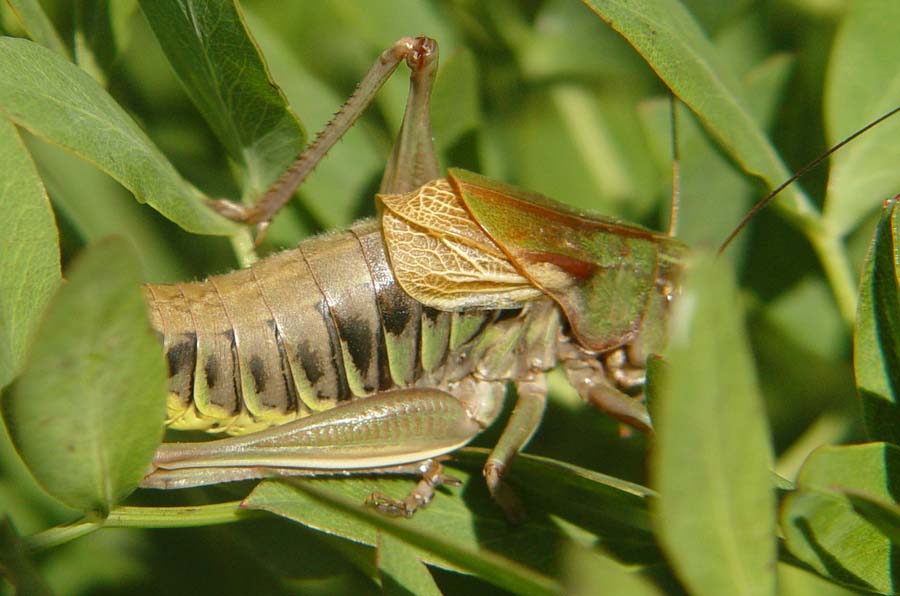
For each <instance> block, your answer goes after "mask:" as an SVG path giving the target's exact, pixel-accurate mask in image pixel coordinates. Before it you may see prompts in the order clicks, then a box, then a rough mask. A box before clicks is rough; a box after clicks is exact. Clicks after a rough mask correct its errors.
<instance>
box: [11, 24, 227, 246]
mask: <svg viewBox="0 0 900 596" xmlns="http://www.w3.org/2000/svg"><path fill="white" fill-rule="evenodd" d="M0 80H2V81H3V85H0V112H3V113H5V115H6V116H7V117H9V118H10V119H11V120H12V121H13V122H15V123H16V124H18V125H19V126H22V127H24V128H26V129H28V130H29V131H31V132H33V133H34V134H36V135H37V136H39V137H42V138H43V139H45V140H47V141H49V142H51V143H54V144H56V145H60V146H61V147H64V148H66V149H68V150H70V151H72V152H73V153H75V154H76V155H78V156H79V157H81V158H82V159H85V160H87V161H89V162H91V163H93V164H94V165H96V166H97V167H98V168H100V169H101V170H103V171H104V172H106V173H107V174H109V175H110V176H112V177H113V178H115V179H116V180H117V181H118V182H119V183H120V184H122V186H124V187H125V188H127V189H128V190H130V191H131V192H132V193H133V194H134V195H135V198H137V200H138V201H140V202H142V203H143V202H146V203H148V204H149V205H150V206H151V207H153V208H154V209H156V210H157V211H159V212H160V213H162V214H163V215H165V216H166V217H168V218H169V219H171V220H172V221H174V222H175V223H177V224H178V225H180V226H181V227H183V228H184V229H186V230H188V231H191V232H196V233H199V234H229V233H231V232H233V231H234V230H235V229H236V226H234V225H233V224H231V223H230V222H228V221H226V220H225V219H224V218H222V217H220V216H218V215H216V214H215V213H214V212H213V211H212V210H210V209H209V208H207V207H206V206H205V205H203V203H201V202H200V200H199V199H200V196H199V193H198V192H197V191H196V190H195V189H194V188H193V187H191V186H190V185H189V184H188V183H187V182H186V181H185V180H184V179H183V178H182V177H181V176H180V175H179V174H178V172H177V171H176V170H175V168H174V167H173V166H172V164H171V163H169V161H168V160H167V159H166V158H165V157H164V156H163V155H162V154H161V153H160V152H159V150H158V149H157V148H156V147H155V146H154V145H153V144H152V142H151V141H150V139H149V138H147V135H146V134H145V133H144V132H143V131H142V130H141V129H140V128H138V126H137V125H136V124H135V123H134V120H132V119H131V117H130V116H129V115H128V114H127V113H126V112H125V111H124V110H123V109H122V108H121V107H120V106H119V105H118V104H117V103H116V102H115V101H114V100H113V99H112V97H110V96H109V94H108V93H107V92H106V91H104V90H103V89H102V88H101V87H100V86H99V85H98V84H97V82H96V81H94V80H93V79H92V78H91V77H90V76H89V75H88V74H87V73H85V72H84V71H83V70H80V69H79V68H78V67H76V66H74V65H73V64H71V63H70V62H67V61H66V60H64V59H63V58H61V57H60V56H58V55H57V54H54V53H53V52H51V51H50V50H47V49H46V48H43V47H41V46H39V45H37V44H35V43H32V42H29V41H27V40H24V39H14V38H0Z"/></svg>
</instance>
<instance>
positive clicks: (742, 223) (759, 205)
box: [719, 106, 900, 254]
mask: <svg viewBox="0 0 900 596" xmlns="http://www.w3.org/2000/svg"><path fill="white" fill-rule="evenodd" d="M898 112H900V106H897V107H896V108H894V109H893V110H891V111H890V112H888V113H886V114H884V115H883V116H880V117H878V118H876V119H875V120H873V121H872V122H869V123H868V124H866V125H865V126H864V127H863V128H861V129H859V130H858V131H856V132H855V133H853V134H852V135H850V136H849V137H847V138H846V139H844V140H843V141H841V142H840V143H838V144H837V145H835V146H834V147H832V148H831V149H829V150H828V151H826V152H825V153H823V154H822V155H820V156H819V157H817V158H815V159H814V160H812V161H811V162H809V163H808V164H806V165H805V166H803V167H802V168H800V169H799V170H797V173H796V174H794V175H793V176H791V177H790V178H788V179H787V180H785V181H784V182H782V183H781V184H780V185H779V186H778V188H776V189H775V190H773V191H772V192H770V193H769V194H768V195H766V198H764V199H763V200H761V201H760V202H758V203H757V204H756V205H754V206H753V209H751V210H750V211H748V212H747V215H745V216H744V217H743V218H742V219H741V221H740V223H738V225H737V226H736V227H735V228H734V230H732V232H731V233H730V234H729V235H728V238H726V239H725V242H723V243H722V245H721V246H719V254H722V253H723V252H724V251H725V249H726V248H728V245H729V244H731V241H732V240H734V239H735V237H737V235H738V234H739V233H740V231H741V230H743V229H744V228H745V227H746V226H747V224H748V223H749V222H750V220H751V219H753V218H754V217H756V214H757V213H759V212H760V211H762V210H763V209H764V208H765V207H766V205H768V204H769V203H770V202H772V199H774V198H775V197H776V196H778V194H779V193H780V192H781V191H782V190H784V189H785V188H787V187H788V186H790V185H791V184H793V183H794V181H796V180H797V179H798V178H800V177H801V176H804V175H805V174H806V173H807V172H809V171H810V170H811V169H813V168H815V167H816V166H818V165H819V164H820V163H822V162H823V161H825V160H826V159H828V158H829V157H830V156H831V154H832V153H834V152H835V151H837V150H838V149H840V148H841V147H843V146H844V145H846V144H847V143H849V142H850V141H852V140H853V139H855V138H856V137H858V136H859V135H861V134H863V133H864V132H866V131H868V130H869V129H871V128H873V127H875V126H877V125H879V124H881V123H882V122H884V121H885V120H887V119H888V118H890V117H891V116H893V115H894V114H896V113H898Z"/></svg>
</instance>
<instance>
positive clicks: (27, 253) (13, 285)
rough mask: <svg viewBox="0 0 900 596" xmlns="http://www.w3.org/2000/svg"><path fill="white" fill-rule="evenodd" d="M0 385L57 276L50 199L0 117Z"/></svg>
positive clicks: (13, 369)
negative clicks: (0, 230)
mask: <svg viewBox="0 0 900 596" xmlns="http://www.w3.org/2000/svg"><path fill="white" fill-rule="evenodd" d="M0 209H2V211H3V217H4V221H5V225H4V231H3V234H2V235H0V388H2V387H4V386H5V385H6V384H7V383H9V382H10V381H11V380H12V378H13V376H14V375H15V374H16V372H17V371H18V370H19V367H20V366H21V363H22V360H23V358H24V356H25V349H26V347H27V342H28V339H29V337H31V334H32V332H33V331H34V328H35V327H36V326H37V324H38V321H39V320H40V316H41V313H42V312H43V310H44V307H45V306H46V305H47V301H48V300H49V299H50V296H51V295H52V293H53V291H54V290H55V289H56V286H57V285H58V284H59V280H60V270H59V246H58V244H59V238H58V236H57V232H56V222H55V221H54V218H53V211H52V210H51V209H50V201H49V200H48V198H47V194H46V193H45V192H44V186H43V185H42V184H41V180H40V178H39V177H38V173H37V170H36V169H35V167H34V163H33V162H32V161H31V157H30V156H29V155H28V152H27V150H26V149H25V146H24V145H23V144H22V139H21V138H19V134H18V132H16V129H15V127H14V126H13V125H12V124H10V123H9V122H8V121H7V120H3V119H0Z"/></svg>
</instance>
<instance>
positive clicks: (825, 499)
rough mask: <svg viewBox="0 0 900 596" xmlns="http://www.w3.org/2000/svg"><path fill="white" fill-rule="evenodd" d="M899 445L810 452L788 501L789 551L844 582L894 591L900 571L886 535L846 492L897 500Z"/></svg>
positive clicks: (783, 520)
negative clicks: (864, 514) (869, 519)
mask: <svg viewBox="0 0 900 596" xmlns="http://www.w3.org/2000/svg"><path fill="white" fill-rule="evenodd" d="M898 466H900V449H898V448H897V447H894V446H892V445H888V444H885V443H867V444H864V445H854V446H842V447H822V448H820V449H818V450H816V451H815V452H813V453H812V455H810V457H809V459H808V460H807V461H806V464H804V466H803V468H802V469H801V471H800V475H799V477H798V479H797V487H798V490H797V491H796V492H794V493H791V494H790V495H789V496H788V497H787V498H786V499H785V501H784V504H783V506H782V511H781V529H782V531H783V533H784V536H785V544H786V546H787V548H788V549H789V551H790V553H791V554H792V555H794V556H795V557H797V558H798V559H800V560H801V561H803V562H804V563H806V564H807V565H809V566H810V567H811V568H813V569H815V570H816V571H817V572H819V573H820V574H822V575H823V576H825V577H828V578H830V579H832V580H833V581H836V582H839V583H841V584H844V585H848V586H851V587H854V588H856V589H862V590H867V591H873V592H879V593H893V592H895V591H896V589H897V585H896V580H895V579H894V578H896V577H898V573H900V568H898V565H897V562H896V557H895V556H894V555H893V554H892V553H893V548H892V546H891V541H890V539H889V538H887V536H885V535H884V533H882V532H881V531H879V529H878V527H876V526H875V525H873V524H872V523H870V521H867V519H866V517H865V516H863V515H860V513H858V512H857V511H855V510H854V506H853V503H852V502H851V500H850V499H848V497H847V496H846V495H845V492H852V493H855V494H859V493H862V494H865V495H867V496H869V498H872V499H877V500H880V501H885V502H887V503H892V502H893V500H894V495H897V494H900V481H898V477H897V475H896V472H895V470H897V469H898Z"/></svg>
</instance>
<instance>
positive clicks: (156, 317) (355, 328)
mask: <svg viewBox="0 0 900 596" xmlns="http://www.w3.org/2000/svg"><path fill="white" fill-rule="evenodd" d="M145 292H146V295H147V299H148V302H149V303H150V307H151V308H150V312H151V319H152V321H153V325H154V327H155V328H156V329H157V330H158V331H159V332H160V334H161V335H162V338H163V344H164V350H165V353H166V358H167V361H168V364H169V387H170V397H169V424H170V426H172V427H173V428H182V429H201V430H221V431H225V432H228V433H230V434H239V433H244V432H250V431H253V430H257V429H260V428H265V427H268V426H272V425H276V424H282V423H284V422H287V421H289V420H292V419H294V418H297V417H301V416H306V415H309V414H311V413H314V412H316V411H321V410H324V409H328V408H331V407H333V406H334V405H335V404H337V403H339V402H340V401H343V400H347V399H351V398H353V397H360V396H366V395H369V394H372V393H375V392H378V391H384V390H386V389H391V388H396V387H405V386H409V385H411V384H413V383H415V382H416V381H418V380H420V379H422V378H423V377H426V378H427V377H428V376H429V373H431V372H433V371H435V370H437V369H439V368H440V367H441V366H442V365H443V363H444V362H445V361H446V359H447V354H448V353H449V352H450V351H451V350H452V349H453V347H458V346H452V347H451V342H454V343H456V344H459V342H460V337H459V334H460V333H461V332H462V333H465V334H466V335H468V336H472V335H474V333H475V332H477V329H476V328H473V329H471V330H469V331H466V330H464V329H463V330H460V329H455V328H454V325H453V320H454V316H453V314H452V313H445V312H440V311H434V310H433V309H429V308H425V307H423V306H422V305H421V304H420V303H419V302H417V301H415V300H413V299H412V298H411V297H409V296H408V295H407V294H406V293H405V292H403V290H401V289H400V287H399V286H398V285H397V283H396V281H395V280H394V277H393V274H392V273H391V270H390V266H389V264H388V262H387V257H386V256H385V253H384V246H383V241H382V237H381V233H380V230H379V229H378V227H377V225H376V224H375V222H372V221H365V222H361V223H358V224H357V225H355V226H354V227H353V228H351V229H350V230H349V231H346V232H341V233H336V234H328V235H325V236H322V237H319V238H314V239H311V240H307V241H305V242H303V243H302V244H301V245H300V246H299V247H298V248H297V249H293V250H288V251H285V252H282V253H279V254H277V255H274V256H272V257H269V258H267V259H265V260H263V261H260V262H259V263H257V264H255V265H254V266H252V267H250V268H248V269H243V270H239V271H235V272H232V273H229V274H227V275H222V276H215V277H211V278H209V279H207V280H205V281H202V282H194V283H186V284H177V285H152V284H151V285H148V286H146V289H145ZM490 314H491V313H484V314H483V316H482V317H481V318H482V319H483V321H486V320H487V317H489V316H490ZM460 322H462V321H460ZM469 327H471V325H469ZM454 329H455V331H454ZM451 335H453V337H451ZM464 339H465V338H464Z"/></svg>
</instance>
